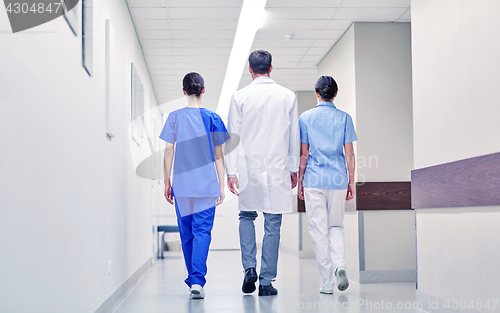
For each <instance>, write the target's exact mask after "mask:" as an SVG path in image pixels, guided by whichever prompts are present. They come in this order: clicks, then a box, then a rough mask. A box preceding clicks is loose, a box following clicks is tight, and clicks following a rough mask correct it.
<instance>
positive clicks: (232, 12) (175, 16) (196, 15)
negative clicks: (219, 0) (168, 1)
mask: <svg viewBox="0 0 500 313" xmlns="http://www.w3.org/2000/svg"><path fill="white" fill-rule="evenodd" d="M239 16H240V8H170V18H171V19H172V20H183V19H190V20H193V22H194V23H195V22H196V21H195V20H196V19H207V20H231V19H237V18H238V17H239Z"/></svg>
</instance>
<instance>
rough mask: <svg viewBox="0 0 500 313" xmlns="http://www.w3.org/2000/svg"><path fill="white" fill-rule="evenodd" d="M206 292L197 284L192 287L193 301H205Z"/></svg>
mask: <svg viewBox="0 0 500 313" xmlns="http://www.w3.org/2000/svg"><path fill="white" fill-rule="evenodd" d="M204 298H205V291H204V290H203V287H202V286H200V285H197V284H194V285H192V286H191V299H204Z"/></svg>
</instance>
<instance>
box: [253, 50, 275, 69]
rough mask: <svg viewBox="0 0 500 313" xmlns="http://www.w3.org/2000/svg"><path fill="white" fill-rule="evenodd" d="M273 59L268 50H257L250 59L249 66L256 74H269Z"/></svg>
mask: <svg viewBox="0 0 500 313" xmlns="http://www.w3.org/2000/svg"><path fill="white" fill-rule="evenodd" d="M272 59H273V57H272V56H271V53H269V52H267V51H266V50H255V51H253V52H252V53H250V56H249V57H248V64H249V65H250V67H251V68H252V71H253V72H254V73H256V74H267V73H269V70H270V69H271V61H272Z"/></svg>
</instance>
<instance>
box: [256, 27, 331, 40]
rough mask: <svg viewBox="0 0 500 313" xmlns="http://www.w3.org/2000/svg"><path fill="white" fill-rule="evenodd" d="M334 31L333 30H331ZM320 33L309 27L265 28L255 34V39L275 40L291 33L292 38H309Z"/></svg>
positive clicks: (282, 38)
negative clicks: (308, 28) (306, 28)
mask: <svg viewBox="0 0 500 313" xmlns="http://www.w3.org/2000/svg"><path fill="white" fill-rule="evenodd" d="M332 31H335V30H332ZM320 33H321V30H319V29H310V30H302V29H294V30H290V31H289V30H285V29H278V30H274V29H266V30H263V29H261V30H259V31H258V32H257V34H256V35H255V39H277V40H283V41H284V40H285V35H288V34H293V35H294V39H311V38H316V37H317V36H318V35H319V34H320Z"/></svg>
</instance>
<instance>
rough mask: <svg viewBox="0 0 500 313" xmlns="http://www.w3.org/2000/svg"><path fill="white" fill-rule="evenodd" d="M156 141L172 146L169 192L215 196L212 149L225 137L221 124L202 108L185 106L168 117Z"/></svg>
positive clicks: (181, 195) (215, 178)
mask: <svg viewBox="0 0 500 313" xmlns="http://www.w3.org/2000/svg"><path fill="white" fill-rule="evenodd" d="M160 138H161V139H163V140H165V141H166V142H169V143H171V144H174V143H175V144H176V146H175V158H174V166H173V167H174V172H173V179H172V189H173V190H174V193H175V196H176V197H219V196H220V195H221V193H220V188H219V182H218V180H217V172H216V169H215V163H214V161H215V160H214V146H220V145H222V144H223V143H224V142H226V140H227V139H228V138H229V134H228V132H227V129H226V126H224V122H222V119H221V118H220V117H219V115H217V114H216V113H214V112H212V111H210V110H207V109H205V108H192V107H185V108H182V109H179V110H176V111H173V112H171V113H170V114H169V115H168V118H167V121H166V122H165V126H164V127H163V130H162V132H161V134H160Z"/></svg>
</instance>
